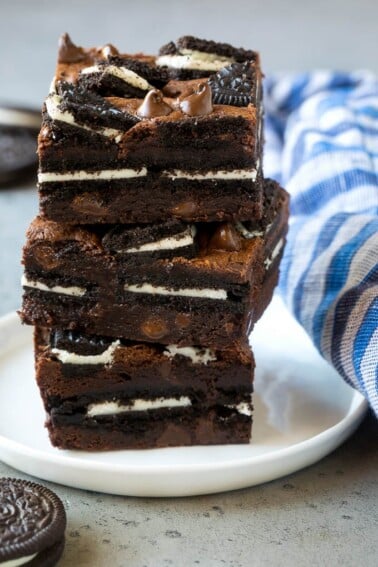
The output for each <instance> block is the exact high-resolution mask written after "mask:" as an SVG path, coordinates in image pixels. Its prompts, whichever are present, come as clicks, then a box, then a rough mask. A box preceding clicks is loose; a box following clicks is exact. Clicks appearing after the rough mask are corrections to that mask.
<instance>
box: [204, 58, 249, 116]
mask: <svg viewBox="0 0 378 567" xmlns="http://www.w3.org/2000/svg"><path fill="white" fill-rule="evenodd" d="M254 84H255V74H254V71H253V67H252V66H251V64H250V63H248V62H246V63H233V64H232V65H229V66H228V67H224V68H223V69H221V70H220V71H218V73H215V74H214V75H211V77H210V78H209V85H210V87H211V90H212V93H213V102H214V104H231V105H233V106H248V104H250V103H251V102H252V100H253V94H252V92H253V89H254Z"/></svg>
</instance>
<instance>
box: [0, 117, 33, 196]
mask: <svg viewBox="0 0 378 567" xmlns="http://www.w3.org/2000/svg"><path fill="white" fill-rule="evenodd" d="M40 126H41V113H40V112H39V111H35V110H30V109H26V108H19V107H11V106H0V187H1V186H3V185H6V184H9V183H13V182H16V181H20V180H22V179H23V178H24V177H26V176H27V175H32V174H33V173H34V174H36V172H37V163H38V162H37V155H36V151H37V137H38V132H39V129H40Z"/></svg>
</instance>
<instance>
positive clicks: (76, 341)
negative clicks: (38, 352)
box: [50, 330, 112, 356]
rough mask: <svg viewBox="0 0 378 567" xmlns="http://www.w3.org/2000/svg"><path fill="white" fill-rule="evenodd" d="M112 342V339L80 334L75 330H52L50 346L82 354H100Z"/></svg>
mask: <svg viewBox="0 0 378 567" xmlns="http://www.w3.org/2000/svg"><path fill="white" fill-rule="evenodd" d="M111 343H112V339H108V338H107V337H99V336H96V335H82V334H81V333H78V332H75V331H60V330H57V331H52V332H51V335H50V346H51V348H57V349H59V350H66V351H68V352H73V353H75V354H79V355H82V356H91V355H96V354H101V353H102V352H104V351H105V350H106V349H107V348H108V347H109V346H110V344H111Z"/></svg>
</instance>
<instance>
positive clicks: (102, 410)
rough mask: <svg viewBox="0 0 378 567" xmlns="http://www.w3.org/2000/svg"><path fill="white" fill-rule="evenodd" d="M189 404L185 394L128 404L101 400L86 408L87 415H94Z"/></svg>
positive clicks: (135, 401)
mask: <svg viewBox="0 0 378 567" xmlns="http://www.w3.org/2000/svg"><path fill="white" fill-rule="evenodd" d="M191 405H192V402H191V401H190V398H188V397H187V396H181V397H180V398H157V399H156V400H142V399H136V400H134V401H133V402H132V403H131V404H128V405H122V404H121V403H120V402H102V403H98V404H90V405H89V406H88V409H87V416H88V417H96V416H98V415H115V414H118V413H123V412H131V411H147V410H154V409H160V408H176V407H187V406H191Z"/></svg>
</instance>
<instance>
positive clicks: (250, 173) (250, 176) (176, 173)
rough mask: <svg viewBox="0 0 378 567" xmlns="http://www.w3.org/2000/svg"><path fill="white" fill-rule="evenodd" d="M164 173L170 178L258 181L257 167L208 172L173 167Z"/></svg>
mask: <svg viewBox="0 0 378 567" xmlns="http://www.w3.org/2000/svg"><path fill="white" fill-rule="evenodd" d="M162 175H163V176H164V177H168V178H169V179H193V180H196V179H198V180H203V179H224V180H228V179H229V180H232V179H246V180H249V181H256V177H257V169H231V170H227V169H219V170H218V171H207V172H206V173H192V172H191V171H185V170H183V169H173V170H171V171H169V170H166V171H163V173H162Z"/></svg>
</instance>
